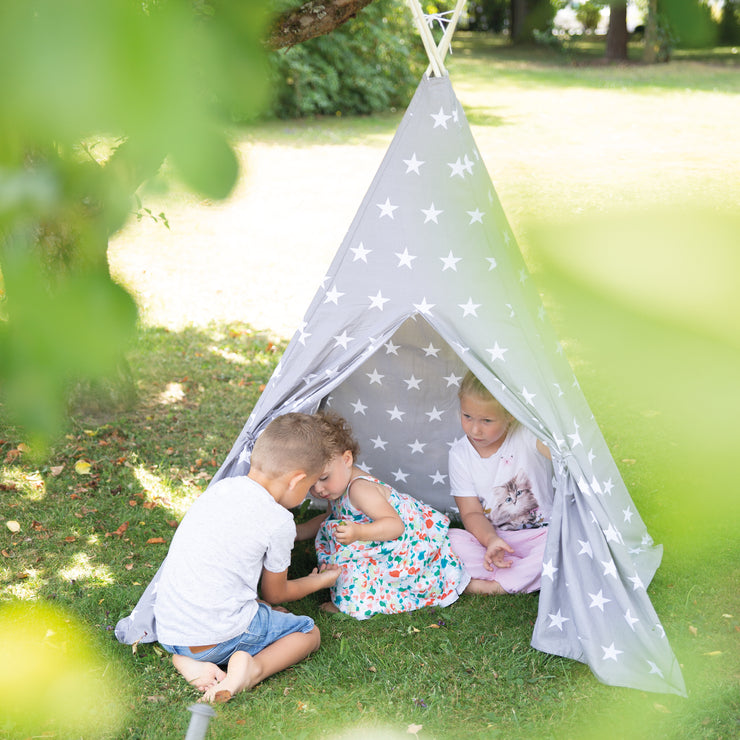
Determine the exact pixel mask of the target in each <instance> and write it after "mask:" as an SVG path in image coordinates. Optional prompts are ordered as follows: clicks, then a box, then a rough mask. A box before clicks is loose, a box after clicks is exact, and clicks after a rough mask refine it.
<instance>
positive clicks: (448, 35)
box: [437, 0, 468, 62]
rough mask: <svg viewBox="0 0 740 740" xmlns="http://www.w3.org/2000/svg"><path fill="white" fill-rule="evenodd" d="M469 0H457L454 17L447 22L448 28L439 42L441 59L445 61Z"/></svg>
mask: <svg viewBox="0 0 740 740" xmlns="http://www.w3.org/2000/svg"><path fill="white" fill-rule="evenodd" d="M467 2H468V0H457V4H456V5H455V11H454V12H453V14H452V18H450V22H449V23H448V24H447V28H445V32H444V35H443V36H442V40H441V41H440V42H439V46H438V47H437V51H438V52H439V54H440V58H441V60H442V61H443V62H444V58H445V57H446V56H447V52H448V51H449V50H450V44H451V43H452V35H453V34H454V33H455V30H456V29H457V24H458V22H459V20H460V16H461V15H462V12H463V10H464V8H465V6H466V5H467Z"/></svg>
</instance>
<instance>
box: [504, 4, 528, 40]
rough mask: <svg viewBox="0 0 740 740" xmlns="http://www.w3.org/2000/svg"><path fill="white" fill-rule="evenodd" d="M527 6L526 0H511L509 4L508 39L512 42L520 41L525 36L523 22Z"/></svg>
mask: <svg viewBox="0 0 740 740" xmlns="http://www.w3.org/2000/svg"><path fill="white" fill-rule="evenodd" d="M528 6H529V3H528V0H511V2H510V4H509V10H510V15H511V23H510V24H509V38H510V39H511V40H512V41H514V42H516V41H522V40H523V39H522V37H523V36H524V35H525V25H524V21H525V19H526V17H527V11H528V10H529V7H528Z"/></svg>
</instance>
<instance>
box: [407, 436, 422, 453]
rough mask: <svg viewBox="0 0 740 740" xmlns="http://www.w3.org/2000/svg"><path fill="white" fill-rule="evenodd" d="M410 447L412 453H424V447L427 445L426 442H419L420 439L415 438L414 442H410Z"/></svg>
mask: <svg viewBox="0 0 740 740" xmlns="http://www.w3.org/2000/svg"><path fill="white" fill-rule="evenodd" d="M407 446H408V447H410V448H411V454H412V455H413V454H414V453H415V452H419V453H422V454H423V453H424V447H426V442H419V440H418V439H415V440H414V441H413V442H410V443H409V444H408V445H407Z"/></svg>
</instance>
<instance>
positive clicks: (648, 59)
mask: <svg viewBox="0 0 740 740" xmlns="http://www.w3.org/2000/svg"><path fill="white" fill-rule="evenodd" d="M644 44H645V46H644V48H643V50H642V61H643V62H645V64H655V63H656V62H657V61H658V46H659V42H658V0H648V6H647V18H645V37H644Z"/></svg>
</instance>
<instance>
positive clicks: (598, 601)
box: [589, 590, 611, 613]
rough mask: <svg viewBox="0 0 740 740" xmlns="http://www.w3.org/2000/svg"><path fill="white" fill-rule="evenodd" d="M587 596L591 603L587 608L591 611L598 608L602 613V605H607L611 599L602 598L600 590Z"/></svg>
mask: <svg viewBox="0 0 740 740" xmlns="http://www.w3.org/2000/svg"><path fill="white" fill-rule="evenodd" d="M589 596H590V597H591V603H590V604H589V607H591V608H592V609H593V608H594V607H598V608H599V609H601V612H602V613H603V612H604V604H608V603H609V602H610V601H611V599H607V598H605V597H604V594H603V591H602V590H600V591H599V593H597V594H589Z"/></svg>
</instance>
